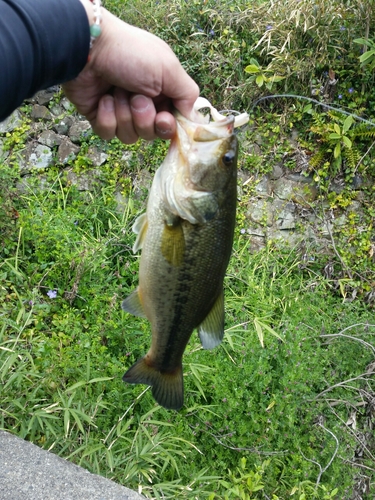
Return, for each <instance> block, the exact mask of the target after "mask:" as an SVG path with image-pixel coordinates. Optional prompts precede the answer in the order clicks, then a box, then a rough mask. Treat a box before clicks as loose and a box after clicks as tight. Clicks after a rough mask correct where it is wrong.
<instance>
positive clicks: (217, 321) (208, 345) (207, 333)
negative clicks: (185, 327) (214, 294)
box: [198, 291, 224, 349]
mask: <svg viewBox="0 0 375 500" xmlns="http://www.w3.org/2000/svg"><path fill="white" fill-rule="evenodd" d="M198 334H199V338H200V339H201V342H202V346H203V349H213V348H214V347H216V346H217V345H219V344H220V343H221V341H222V340H223V337H224V294H223V291H221V293H220V295H219V296H218V298H217V299H216V301H215V304H214V305H213V307H212V309H211V311H210V312H209V313H208V314H207V316H206V318H205V319H204V320H203V321H202V323H201V324H200V325H199V326H198Z"/></svg>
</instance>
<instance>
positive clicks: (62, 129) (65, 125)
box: [52, 116, 74, 135]
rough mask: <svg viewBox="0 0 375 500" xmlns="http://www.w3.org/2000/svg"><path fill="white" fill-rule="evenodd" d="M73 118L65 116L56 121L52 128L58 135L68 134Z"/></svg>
mask: <svg viewBox="0 0 375 500" xmlns="http://www.w3.org/2000/svg"><path fill="white" fill-rule="evenodd" d="M73 121H74V120H73V118H72V117H71V116H65V117H64V118H63V119H62V120H61V121H59V122H58V123H56V124H55V125H54V126H53V127H52V128H53V130H54V131H55V132H56V133H58V134H60V135H68V132H69V129H70V127H71V126H72V124H73Z"/></svg>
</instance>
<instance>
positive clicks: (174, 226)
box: [161, 218, 185, 267]
mask: <svg viewBox="0 0 375 500" xmlns="http://www.w3.org/2000/svg"><path fill="white" fill-rule="evenodd" d="M161 252H162V254H163V256H164V257H165V259H166V260H167V262H169V264H171V265H172V266H175V267H178V266H181V265H182V263H183V261H184V253H185V237H184V232H183V230H182V225H181V219H180V218H176V219H175V220H173V222H172V219H171V221H170V223H169V222H168V221H167V222H166V223H165V224H164V229H163V234H162V237H161Z"/></svg>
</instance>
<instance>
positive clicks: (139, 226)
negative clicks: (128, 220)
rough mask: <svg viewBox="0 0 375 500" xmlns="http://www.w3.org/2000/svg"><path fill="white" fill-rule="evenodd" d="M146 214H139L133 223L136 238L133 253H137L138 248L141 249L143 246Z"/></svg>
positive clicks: (146, 223) (145, 231)
mask: <svg viewBox="0 0 375 500" xmlns="http://www.w3.org/2000/svg"><path fill="white" fill-rule="evenodd" d="M147 226H148V222H147V214H146V213H144V214H142V215H140V216H139V217H137V218H136V220H135V222H134V224H133V227H132V229H133V233H135V234H136V235H137V238H136V240H135V243H134V245H133V253H137V252H138V250H141V248H142V246H143V240H144V238H145V236H146V233H147Z"/></svg>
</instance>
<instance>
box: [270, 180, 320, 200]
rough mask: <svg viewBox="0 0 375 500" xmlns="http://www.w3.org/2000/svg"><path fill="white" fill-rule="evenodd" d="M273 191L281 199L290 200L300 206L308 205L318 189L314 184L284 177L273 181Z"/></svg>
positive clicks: (314, 197) (315, 196)
mask: <svg viewBox="0 0 375 500" xmlns="http://www.w3.org/2000/svg"><path fill="white" fill-rule="evenodd" d="M273 192H274V194H275V195H276V196H277V197H278V198H279V199H281V200H291V201H294V202H295V203H299V204H300V205H302V206H308V205H309V203H310V202H311V201H314V200H316V198H317V196H318V191H317V189H316V187H315V186H314V185H312V184H309V183H302V182H295V181H292V180H290V179H285V178H281V179H278V180H276V181H275V182H274V185H273Z"/></svg>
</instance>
